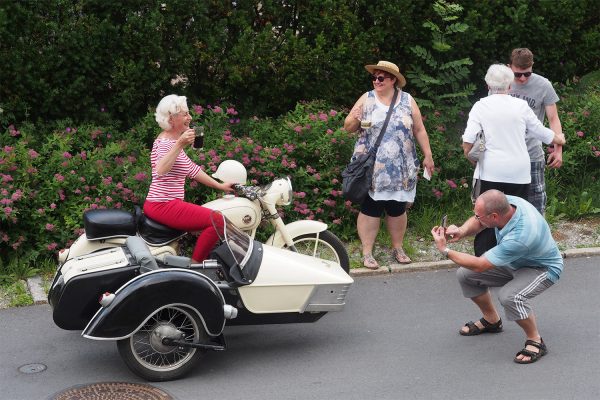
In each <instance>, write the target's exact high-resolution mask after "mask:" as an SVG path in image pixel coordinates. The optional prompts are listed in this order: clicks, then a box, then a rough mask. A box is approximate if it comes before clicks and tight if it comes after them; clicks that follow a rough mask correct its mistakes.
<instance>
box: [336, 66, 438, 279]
mask: <svg viewBox="0 0 600 400" xmlns="http://www.w3.org/2000/svg"><path fill="white" fill-rule="evenodd" d="M365 69H366V70H367V71H369V73H371V74H372V75H371V79H372V81H373V90H371V91H369V92H367V93H365V94H363V95H362V96H361V97H360V98H359V99H358V101H357V102H356V104H354V107H352V110H351V111H350V113H349V114H348V116H347V117H346V120H345V121H344V129H346V131H348V132H354V131H356V130H357V129H359V128H360V129H361V131H360V135H359V138H358V141H357V142H356V145H355V147H354V155H357V154H359V153H364V152H367V151H369V149H370V148H371V147H372V146H373V145H374V144H375V142H376V141H377V137H378V136H379V133H380V132H381V130H382V126H383V125H384V121H385V119H386V115H387V113H388V110H389V108H390V104H391V103H392V98H393V97H394V92H395V91H398V94H397V99H396V102H395V105H394V106H393V109H392V114H391V116H390V119H389V122H388V125H387V128H386V129H385V132H384V136H383V138H382V140H381V143H380V145H379V148H378V149H377V157H376V161H375V168H374V172H373V180H372V183H371V189H370V191H369V195H368V196H367V198H366V199H365V201H364V202H363V204H362V205H361V210H360V213H359V214H358V219H357V230H358V236H359V237H360V240H361V243H362V253H363V264H364V266H365V267H366V268H369V269H377V268H379V263H378V262H377V261H376V260H375V258H374V257H373V246H374V244H375V239H376V238H377V233H378V232H379V225H380V219H381V217H382V216H383V214H384V212H385V214H386V216H385V222H386V226H387V229H388V232H389V234H390V237H391V241H392V252H391V253H392V256H393V257H394V260H395V262H398V263H401V264H408V263H410V262H411V260H410V258H409V257H408V256H407V255H406V254H405V253H404V250H403V248H402V243H403V241H404V234H405V232H406V225H407V216H406V206H407V203H412V202H413V201H414V199H415V193H416V185H417V172H418V171H419V165H420V162H419V159H418V157H417V151H416V146H415V139H416V142H417V143H418V144H419V147H420V148H421V151H422V152H423V155H424V157H425V158H424V160H423V166H424V168H425V169H426V171H427V173H428V174H429V175H432V174H433V167H434V163H433V158H432V155H431V148H430V146H429V137H428V136H427V131H426V130H425V125H423V118H422V117H421V112H420V110H419V107H418V106H417V103H416V102H415V100H414V99H413V98H412V96H411V95H410V94H408V93H406V92H404V91H402V88H403V87H404V85H406V79H404V76H402V74H401V73H400V70H399V69H398V66H397V65H396V64H394V63H391V62H389V61H379V62H378V63H377V65H366V66H365Z"/></svg>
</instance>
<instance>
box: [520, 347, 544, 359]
mask: <svg viewBox="0 0 600 400" xmlns="http://www.w3.org/2000/svg"><path fill="white" fill-rule="evenodd" d="M539 355H540V353H534V352H533V351H530V350H527V349H523V350H521V351H519V352H518V353H517V355H516V356H515V357H518V356H526V357H531V358H532V359H533V358H537V357H538V356H539Z"/></svg>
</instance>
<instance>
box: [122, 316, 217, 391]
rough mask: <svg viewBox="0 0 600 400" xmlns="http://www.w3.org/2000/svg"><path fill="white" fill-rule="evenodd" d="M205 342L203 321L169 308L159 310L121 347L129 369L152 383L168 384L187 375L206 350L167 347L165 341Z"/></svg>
mask: <svg viewBox="0 0 600 400" xmlns="http://www.w3.org/2000/svg"><path fill="white" fill-rule="evenodd" d="M166 337H168V338H173V339H177V340H185V341H186V342H196V343H197V342H199V341H201V342H205V341H206V337H207V334H206V332H205V330H204V327H203V325H202V322H201V321H200V318H199V317H198V316H197V315H196V314H195V313H194V312H191V311H189V310H188V309H185V308H182V307H174V306H169V307H165V308H162V309H160V310H159V311H157V312H156V313H155V314H154V315H152V317H150V319H148V321H147V322H146V323H145V324H144V325H142V327H141V328H140V329H139V330H138V331H137V332H135V333H134V334H133V335H132V336H130V337H129V338H127V339H122V340H119V341H118V342H117V348H118V349H119V354H120V355H121V358H123V361H124V362H125V364H127V366H128V367H129V369H131V370H132V371H133V372H134V373H136V374H137V375H139V376H141V377H142V378H144V379H146V380H149V381H168V380H172V379H177V378H180V377H181V376H183V375H184V374H186V373H187V372H188V371H189V370H190V369H191V368H192V367H193V366H194V364H195V363H196V362H198V360H199V359H200V357H201V356H202V355H203V354H204V353H205V351H204V350H201V349H197V348H193V347H181V346H171V345H165V344H163V339H164V338H166Z"/></svg>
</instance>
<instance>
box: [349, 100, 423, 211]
mask: <svg viewBox="0 0 600 400" xmlns="http://www.w3.org/2000/svg"><path fill="white" fill-rule="evenodd" d="M398 97H399V98H400V101H396V105H395V106H394V109H393V111H392V116H391V117H390V121H389V123H388V126H387V129H386V130H385V135H384V137H383V139H382V140H381V143H380V145H379V149H378V150H377V157H376V160H375V168H374V172H373V180H372V183H371V190H370V191H369V195H370V196H371V198H373V199H374V200H396V201H402V202H413V201H414V199H415V193H416V187H417V172H418V171H419V165H420V163H419V159H418V157H417V150H416V147H415V138H414V136H413V131H412V127H413V119H412V107H411V99H412V97H411V96H410V94H408V93H406V92H403V91H400V92H399V93H398ZM388 109H389V106H386V105H384V104H383V103H381V102H380V101H379V100H378V99H377V96H375V92H374V91H373V90H371V91H370V92H368V96H367V99H366V100H365V103H364V105H363V115H362V118H363V121H371V126H370V127H369V128H366V129H362V131H361V134H360V137H359V138H358V140H357V142H356V145H355V146H354V155H353V158H354V157H355V156H356V155H357V154H360V153H365V152H367V151H369V149H370V148H371V147H372V146H374V145H375V142H376V141H377V136H378V135H379V132H380V131H381V128H382V127H383V123H384V121H385V117H386V114H387V112H388Z"/></svg>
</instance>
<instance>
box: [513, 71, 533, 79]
mask: <svg viewBox="0 0 600 400" xmlns="http://www.w3.org/2000/svg"><path fill="white" fill-rule="evenodd" d="M532 73H533V72H531V71H529V72H515V78H520V77H522V76H524V77H525V78H529V77H530V76H531V74H532Z"/></svg>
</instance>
